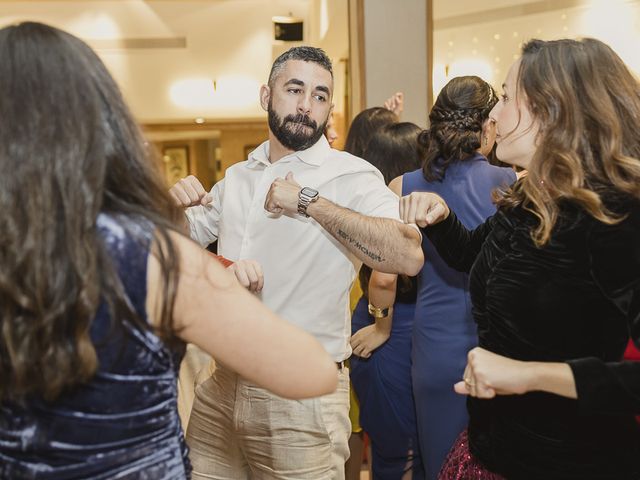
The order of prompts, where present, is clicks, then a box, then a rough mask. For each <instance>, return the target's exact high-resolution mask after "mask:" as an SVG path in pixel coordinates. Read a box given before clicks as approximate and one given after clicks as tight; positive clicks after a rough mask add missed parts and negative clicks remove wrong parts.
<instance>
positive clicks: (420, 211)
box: [400, 192, 449, 228]
mask: <svg viewBox="0 0 640 480" xmlns="http://www.w3.org/2000/svg"><path fill="white" fill-rule="evenodd" d="M448 216H449V207H448V206H447V204H446V202H445V201H444V200H443V199H442V197H440V196H439V195H436V194H435V193H430V192H412V193H410V194H409V195H406V196H404V197H402V198H401V199H400V218H401V219H402V221H403V222H404V223H414V224H416V225H418V226H419V227H422V228H424V227H426V226H428V225H434V224H436V223H440V222H441V221H443V220H445V219H446V218H447V217H448Z"/></svg>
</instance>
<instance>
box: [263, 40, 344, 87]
mask: <svg viewBox="0 0 640 480" xmlns="http://www.w3.org/2000/svg"><path fill="white" fill-rule="evenodd" d="M289 60H302V61H303V62H312V63H315V64H318V65H320V66H321V67H322V68H324V69H325V70H326V71H327V72H329V73H330V74H331V79H332V80H333V68H332V66H331V60H330V59H329V57H328V56H327V54H326V53H325V51H324V50H322V49H321V48H316V47H308V46H302V47H293V48H290V49H289V50H287V51H286V52H284V53H283V54H282V55H280V56H279V57H278V58H276V60H275V61H274V62H273V65H272V66H271V72H270V73H269V86H270V87H273V82H275V80H276V77H277V76H278V75H279V74H280V72H281V71H282V68H283V67H284V64H285V63H287V62H288V61H289Z"/></svg>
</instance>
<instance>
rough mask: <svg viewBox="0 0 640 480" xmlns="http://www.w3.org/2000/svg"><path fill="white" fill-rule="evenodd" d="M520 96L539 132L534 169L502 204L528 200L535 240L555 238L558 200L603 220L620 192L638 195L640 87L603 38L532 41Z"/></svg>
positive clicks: (501, 197) (500, 198)
mask: <svg viewBox="0 0 640 480" xmlns="http://www.w3.org/2000/svg"><path fill="white" fill-rule="evenodd" d="M516 95H519V96H521V99H520V101H524V102H526V105H527V107H528V108H529V110H530V111H531V113H532V116H533V118H534V121H535V122H537V124H538V127H539V133H538V136H537V138H536V142H537V143H536V144H537V148H536V152H535V154H534V155H533V158H532V160H531V162H530V165H529V168H528V170H529V174H528V176H526V177H525V178H524V179H523V180H522V181H520V182H518V183H516V185H515V186H514V187H513V188H512V189H511V190H508V191H507V192H505V193H502V194H500V193H499V194H498V195H497V202H498V204H499V205H502V206H505V207H513V206H516V205H522V206H523V207H524V208H525V209H527V210H529V211H531V212H532V213H533V214H534V215H535V216H536V217H537V219H538V220H539V224H538V226H537V227H536V228H535V229H534V230H533V231H532V238H533V239H534V241H535V243H536V244H537V245H539V246H541V245H544V244H546V243H547V242H548V241H549V238H550V235H551V232H552V230H553V228H554V226H555V224H556V222H557V220H558V215H559V202H561V201H570V202H572V203H574V204H577V205H578V206H579V207H581V208H582V209H584V210H585V211H586V212H587V213H588V214H589V215H591V216H593V217H594V218H596V219H598V220H599V221H601V222H604V223H608V224H611V223H615V222H617V221H619V220H620V218H619V216H618V215H617V214H616V213H614V212H612V211H610V210H609V208H608V207H607V200H608V199H610V198H613V197H615V196H617V195H620V194H622V195H626V196H631V197H634V198H640V84H639V83H638V80H637V79H636V78H635V77H634V76H633V74H632V73H631V72H630V71H629V69H628V68H627V67H626V66H625V64H624V62H623V61H622V60H621V59H620V57H618V55H616V53H615V52H614V51H613V50H612V49H611V48H610V47H609V46H607V45H606V44H604V43H602V42H601V41H599V40H595V39H591V38H585V39H582V40H566V39H564V40H555V41H542V40H531V41H530V42H528V43H527V44H526V45H524V47H523V49H522V57H521V61H520V65H519V69H518V77H517V91H516Z"/></svg>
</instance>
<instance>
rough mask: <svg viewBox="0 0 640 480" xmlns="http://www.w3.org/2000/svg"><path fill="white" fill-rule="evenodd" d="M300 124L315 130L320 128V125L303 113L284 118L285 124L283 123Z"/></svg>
mask: <svg viewBox="0 0 640 480" xmlns="http://www.w3.org/2000/svg"><path fill="white" fill-rule="evenodd" d="M289 122H291V123H300V124H302V125H304V126H306V127H311V128H313V129H314V130H315V129H316V128H318V123H317V122H316V121H315V120H313V119H311V118H310V117H309V115H303V114H301V113H298V114H296V115H287V116H286V117H284V122H283V123H289Z"/></svg>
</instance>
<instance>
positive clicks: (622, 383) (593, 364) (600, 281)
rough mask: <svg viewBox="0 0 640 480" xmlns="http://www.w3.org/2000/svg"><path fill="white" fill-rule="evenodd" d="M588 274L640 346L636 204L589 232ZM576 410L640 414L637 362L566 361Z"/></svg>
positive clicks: (639, 236)
mask: <svg viewBox="0 0 640 480" xmlns="http://www.w3.org/2000/svg"><path fill="white" fill-rule="evenodd" d="M588 249H589V253H590V257H591V259H590V260H591V264H590V269H591V275H592V277H593V279H594V281H595V282H596V284H597V285H598V287H599V288H600V290H601V291H602V292H603V294H604V297H605V298H606V299H607V301H610V302H612V303H613V305H614V306H615V308H616V309H617V310H618V311H619V312H620V313H621V314H622V316H623V317H624V318H625V319H626V320H627V324H628V329H629V333H630V335H631V338H632V340H633V341H634V342H635V344H636V345H639V344H640V208H639V207H638V205H637V204H634V207H633V208H632V209H631V211H630V213H629V215H628V216H627V218H625V219H624V220H623V221H622V222H620V223H619V224H617V225H613V226H605V225H603V224H598V225H596V226H594V227H593V228H592V230H591V232H590V233H589V236H588ZM569 365H570V367H571V369H572V371H573V375H574V378H575V382H576V389H577V393H578V402H579V406H580V409H581V411H583V412H585V413H634V414H637V413H640V362H632V361H631V362H629V361H626V362H604V361H602V360H600V359H598V358H584V359H578V360H573V361H570V362H569Z"/></svg>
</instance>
